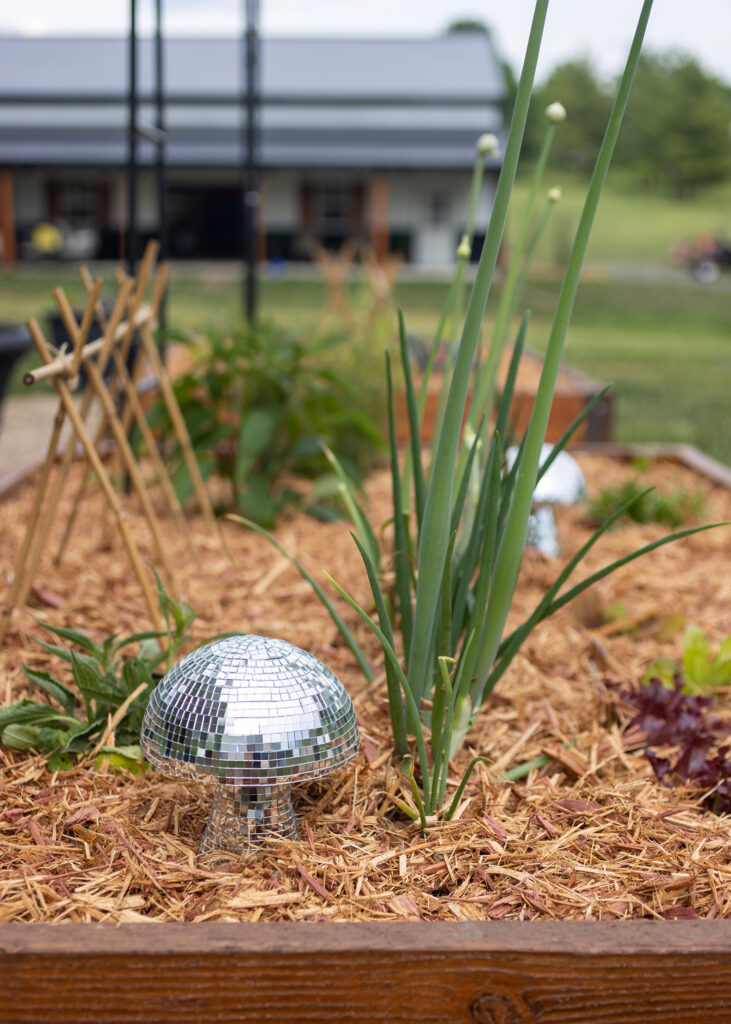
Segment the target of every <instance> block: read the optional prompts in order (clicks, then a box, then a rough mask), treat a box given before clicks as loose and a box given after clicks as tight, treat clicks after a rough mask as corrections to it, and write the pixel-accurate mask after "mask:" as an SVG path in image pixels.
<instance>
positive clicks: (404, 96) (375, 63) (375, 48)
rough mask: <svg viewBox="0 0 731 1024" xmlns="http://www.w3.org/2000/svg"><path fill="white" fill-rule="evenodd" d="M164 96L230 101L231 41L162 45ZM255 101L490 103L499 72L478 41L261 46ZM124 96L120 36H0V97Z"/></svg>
mask: <svg viewBox="0 0 731 1024" xmlns="http://www.w3.org/2000/svg"><path fill="white" fill-rule="evenodd" d="M138 45H139V50H138V60H139V68H140V72H139V73H140V83H139V87H140V89H141V91H142V93H145V92H149V91H150V90H151V88H152V82H153V43H152V40H150V39H141V40H139V44H138ZM164 64H165V77H166V92H167V93H168V95H169V96H170V97H171V98H176V97H183V96H197V97H199V98H200V99H204V98H210V97H223V96H229V97H232V98H233V97H236V96H238V95H240V92H241V82H242V47H241V42H240V40H238V39H235V38H234V39H183V38H178V39H166V40H165V43H164ZM261 84H262V96H263V98H264V100H265V101H267V102H277V101H281V100H291V99H293V98H300V99H307V100H308V101H318V100H328V101H332V100H333V99H338V100H345V101H348V100H351V101H352V100H354V99H367V100H371V101H383V100H393V99H399V100H406V101H408V100H412V101H414V100H417V101H424V100H425V99H437V98H438V99H440V100H442V101H455V100H458V101H463V102H473V103H475V102H477V103H479V102H482V103H487V102H496V101H499V100H501V99H502V98H503V97H504V95H505V84H504V81H503V75H502V69H501V67H500V64H499V63H498V61H497V59H496V57H495V54H494V52H493V50H492V47H491V45H490V41H489V39H488V37H487V36H486V35H484V34H481V33H475V34H472V33H455V34H452V35H445V36H439V37H437V38H425V39H420V38H414V39H352V38H351V39H314V38H311V39H310V38H300V39H283V38H273V39H263V40H262V42H261ZM126 89H127V41H126V40H125V39H123V38H116V39H112V38H93V37H83V38H80V37H70V36H69V37H62V36H58V37H53V38H40V37H39V38H21V37H1V36H0V97H3V98H6V97H7V98H10V97H24V98H37V97H40V96H52V95H56V96H58V95H68V96H73V95H76V96H87V97H91V96H95V97H120V96H123V95H124V94H125V92H126Z"/></svg>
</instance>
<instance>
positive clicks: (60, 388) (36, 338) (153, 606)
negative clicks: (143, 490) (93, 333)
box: [28, 320, 165, 632]
mask: <svg viewBox="0 0 731 1024" xmlns="http://www.w3.org/2000/svg"><path fill="white" fill-rule="evenodd" d="M28 330H29V331H30V334H31V337H32V338H33V342H34V344H35V346H36V348H37V349H38V353H39V355H40V357H41V359H42V360H43V361H44V362H45V363H50V362H51V361H52V357H51V353H50V352H49V350H48V344H47V342H46V339H45V338H44V336H43V332H42V331H41V329H40V327H39V326H38V322H37V321H36V320H29V321H28ZM53 386H54V387H55V388H56V391H57V392H58V395H59V398H60V399H61V402H62V403H63V408H64V411H65V413H66V415H67V416H68V417H69V419H70V420H71V423H72V424H73V427H74V430H75V431H76V434H77V436H78V438H79V440H80V442H81V444H82V446H83V448H84V451H85V452H86V456H87V458H88V460H89V462H90V464H91V468H92V470H93V471H94V473H95V474H96V476H97V479H98V480H99V484H100V486H101V488H102V490H103V492H104V496H105V498H106V499H107V503H108V505H109V507H110V508H111V510H112V512H113V513H114V515H115V517H116V519H117V523H118V525H119V532H120V534H121V536H122V540H123V541H124V546H125V548H126V549H127V554H128V556H129V560H130V563H131V565H132V569H133V571H134V573H135V575H136V576H137V579H138V580H139V583H140V587H141V588H142V593H143V595H144V598H145V603H146V605H147V608H148V611H149V613H150V618H151V619H152V622H153V624H154V627H155V629H156V630H159V631H160V632H163V631H164V628H165V627H164V623H163V621H162V617H161V615H160V609H159V608H158V605H157V601H156V600H155V595H154V594H153V591H152V587H151V586H150V581H149V580H148V578H147V575H146V574H145V567H144V565H143V564H142V559H141V558H140V553H139V551H138V550H137V545H136V544H135V540H134V537H133V536H132V533H131V531H130V528H129V525H128V523H127V520H126V518H125V516H124V512H123V511H122V508H121V506H120V504H119V499H118V498H117V495H116V493H115V491H114V488H113V487H112V483H111V481H110V479H109V476H108V474H107V471H106V469H105V468H104V464H103V463H102V460H101V459H100V458H99V454H98V452H97V450H96V448H95V447H94V444H93V442H92V440H91V438H90V437H89V434H88V431H87V430H86V427H85V426H84V424H83V423H82V422H81V418H80V416H79V413H78V410H77V409H76V406H75V405H74V399H73V396H72V394H71V391H70V389H69V386H68V384H67V383H66V381H65V380H63V379H62V378H61V377H54V378H53Z"/></svg>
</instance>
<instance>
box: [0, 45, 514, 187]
mask: <svg viewBox="0 0 731 1024" xmlns="http://www.w3.org/2000/svg"><path fill="white" fill-rule="evenodd" d="M126 53H127V50H126V41H125V40H123V39H92V38H84V39H79V38H63V37H58V38H53V39H42V38H32V39H30V38H29V39H19V38H7V37H6V38H2V37H0V160H2V162H4V163H9V164H16V165H17V164H25V165H121V164H123V163H124V162H125V160H126V135H125V127H126V117H127V114H126V107H125V94H126V88H127V66H126ZM241 55H242V48H241V45H240V41H239V40H236V39H225V40H224V39H202V40H193V39H169V40H167V41H166V56H165V60H164V65H165V77H166V80H167V84H166V101H167V113H166V125H167V131H168V145H167V148H166V159H167V161H168V163H169V164H170V165H171V166H199V167H213V166H219V167H235V166H237V165H239V164H240V162H241V156H242V153H241V110H240V107H241V84H240V78H241V70H242V68H241V63H240V59H241ZM261 59H262V90H261V91H262V97H261V99H262V104H261V113H260V120H261V129H262V130H261V151H260V155H261V163H262V164H263V166H265V167H301V168H315V167H363V168H368V167H372V168H375V167H381V168H394V169H395V168H418V169H429V168H468V167H471V166H472V163H473V161H474V152H475V140H476V138H477V137H478V136H479V135H480V134H482V133H483V132H485V131H492V132H495V133H496V134H498V135H500V134H501V133H502V129H503V123H502V116H501V110H500V101H501V99H502V98H503V96H504V92H505V87H504V84H503V80H502V71H501V69H500V66H499V64H498V62H497V60H496V58H495V55H494V53H493V51H492V49H491V47H490V43H489V40H488V39H487V37H486V36H484V35H470V34H467V35H462V34H457V35H451V36H442V37H439V38H437V39H400V40H394V39H367V40H360V39H266V40H263V42H262V58H261ZM152 60H153V51H152V44H151V41H150V40H141V41H140V53H139V67H140V94H141V104H140V118H141V119H142V120H147V121H152V119H153V114H152V108H151V107H150V99H151V86H152V70H153V69H152ZM153 160H154V151H153V148H152V147H151V146H150V145H149V144H147V143H144V142H141V143H140V148H139V161H140V163H142V164H145V163H151V162H152V161H153ZM499 164H500V159H499V157H498V158H492V159H491V161H489V162H488V165H492V166H499Z"/></svg>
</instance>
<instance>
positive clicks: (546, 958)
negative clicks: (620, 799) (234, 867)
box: [0, 921, 731, 1024]
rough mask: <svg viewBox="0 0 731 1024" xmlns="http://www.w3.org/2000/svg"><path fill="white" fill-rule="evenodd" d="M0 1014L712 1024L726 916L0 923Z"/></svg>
mask: <svg viewBox="0 0 731 1024" xmlns="http://www.w3.org/2000/svg"><path fill="white" fill-rule="evenodd" d="M0 967H1V968H2V989H3V991H2V997H1V998H0V1020H1V1021H3V1022H7V1024H31V1022H32V1024H37V1022H39V1021H53V1022H59V1024H66V1022H68V1024H87V1022H89V1024H91V1022H93V1024H128V1022H132V1021H148V1022H154V1024H168V1022H169V1024H194V1022H195V1024H198V1022H200V1021H205V1022H206V1024H212V1022H223V1021H241V1022H251V1024H254V1022H256V1024H260V1022H261V1024H294V1022H299V1021H303V1022H313V1024H314V1022H317V1024H330V1022H332V1024H335V1022H338V1024H341V1022H343V1021H357V1022H360V1024H384V1022H386V1021H387V1022H389V1024H412V1022H413V1024H416V1022H419V1024H473V1022H478V1024H529V1022H536V1024H587V1022H591V1021H601V1024H626V1022H627V1021H631V1020H637V1021H642V1022H643V1024H652V1022H657V1024H676V1022H677V1024H680V1022H683V1024H687V1022H688V1021H703V1022H704V1024H721V1022H728V1021H729V1019H731V923H729V922H726V921H684V922H651V921H637V922H613V923H595V922H587V923H572V924H554V923H550V922H543V923H539V922H525V923H507V922H499V923H492V924H491V923H484V924H481V923H480V924H473V923H463V924H460V923H455V924H451V923H450V924H447V923H440V924H418V923H414V924H410V923H404V924H392V923H389V924H382V925H381V924H363V925H361V924H355V925H353V924H310V925H307V924H290V923H283V924H258V925H247V924H201V925H155V924H149V925H120V926H119V927H116V928H115V927H111V926H104V925H56V926H53V925H3V926H0Z"/></svg>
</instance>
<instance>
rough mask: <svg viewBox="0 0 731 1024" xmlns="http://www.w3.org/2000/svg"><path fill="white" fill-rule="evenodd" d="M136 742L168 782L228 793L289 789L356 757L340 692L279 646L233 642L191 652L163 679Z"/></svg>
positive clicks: (306, 657) (348, 709)
mask: <svg viewBox="0 0 731 1024" xmlns="http://www.w3.org/2000/svg"><path fill="white" fill-rule="evenodd" d="M140 742H141V745H142V749H143V751H144V753H145V756H146V757H147V759H148V761H150V762H151V763H152V764H154V765H157V766H158V767H159V768H162V769H163V770H164V771H166V772H167V773H169V774H171V775H177V776H181V777H184V778H193V779H197V780H198V781H203V782H217V783H223V784H226V785H255V786H256V785H259V786H261V785H287V784H291V783H295V782H300V781H302V780H305V779H314V778H317V777H318V776H320V775H325V774H327V773H328V772H331V771H332V770H333V769H335V768H337V767H338V766H339V765H341V764H345V762H346V761H349V760H350V759H351V758H353V757H354V756H355V755H356V753H357V751H358V726H357V724H356V720H355V712H354V710H353V705H352V702H351V700H350V697H349V696H348V694H347V692H346V690H345V687H344V686H343V684H342V683H341V682H340V681H339V680H338V679H336V677H335V676H334V675H333V673H332V672H331V671H330V669H328V668H327V667H326V666H325V665H323V663H322V662H321V661H319V659H318V658H316V657H315V656H314V655H312V654H308V653H307V652H306V651H303V650H300V648H299V647H295V646H293V645H292V644H289V643H287V642H286V641H284V640H276V639H273V638H270V637H261V636H252V635H243V634H242V635H238V636H232V637H227V638H225V639H223V640H216V641H214V642H213V643H210V644H207V645H206V646H204V647H199V648H198V649H197V650H195V651H193V652H191V654H189V655H188V656H187V657H185V658H183V660H182V661H180V662H179V663H178V664H177V665H175V667H174V668H172V669H171V670H170V672H168V674H167V675H166V676H164V677H163V679H161V681H160V682H159V683H158V685H157V687H156V688H155V689H154V690H153V692H152V695H151V697H150V701H149V704H148V706H147V711H146V712H145V718H144V721H143V723H142V733H141V738H140Z"/></svg>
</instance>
